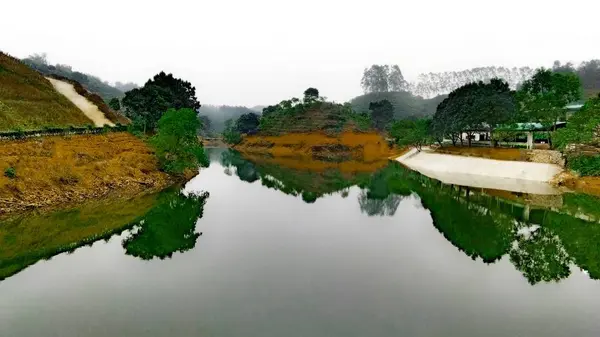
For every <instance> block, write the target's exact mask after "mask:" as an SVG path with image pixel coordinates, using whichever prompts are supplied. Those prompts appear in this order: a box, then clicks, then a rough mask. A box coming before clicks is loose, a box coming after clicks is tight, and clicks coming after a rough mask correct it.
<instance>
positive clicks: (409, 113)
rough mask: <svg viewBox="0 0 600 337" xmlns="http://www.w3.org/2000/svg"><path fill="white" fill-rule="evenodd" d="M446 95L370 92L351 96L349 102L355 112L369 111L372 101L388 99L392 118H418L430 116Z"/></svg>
mask: <svg viewBox="0 0 600 337" xmlns="http://www.w3.org/2000/svg"><path fill="white" fill-rule="evenodd" d="M446 97H447V96H446V95H440V96H436V97H434V98H423V97H420V96H415V95H413V94H411V93H410V92H407V91H390V92H371V93H368V94H365V95H361V96H358V97H355V98H353V99H352V100H350V104H351V105H352V109H353V110H354V111H356V112H369V104H371V103H372V102H378V101H383V100H388V101H389V102H390V103H392V106H393V107H394V118H396V119H404V118H419V117H426V116H432V115H433V114H434V113H435V109H436V108H437V106H438V104H440V102H442V101H443V100H444V98H446Z"/></svg>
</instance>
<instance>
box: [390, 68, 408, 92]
mask: <svg viewBox="0 0 600 337" xmlns="http://www.w3.org/2000/svg"><path fill="white" fill-rule="evenodd" d="M388 87H389V89H390V91H408V88H409V84H408V82H407V81H406V80H405V79H404V76H403V75H402V71H400V67H398V65H397V64H395V65H393V66H392V67H391V69H390V73H389V75H388Z"/></svg>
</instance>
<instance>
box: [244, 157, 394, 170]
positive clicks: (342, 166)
mask: <svg viewBox="0 0 600 337" xmlns="http://www.w3.org/2000/svg"><path fill="white" fill-rule="evenodd" d="M244 158H247V159H249V160H251V161H254V162H267V163H269V164H277V165H280V166H283V167H286V168H290V169H294V170H306V171H312V172H324V171H327V170H330V169H336V170H339V171H340V172H342V173H361V172H366V173H369V172H375V171H377V170H379V169H381V168H383V167H385V166H386V165H387V164H388V161H387V159H379V160H376V161H372V162H363V161H356V160H349V161H343V162H340V163H335V162H326V161H320V160H305V159H303V158H301V157H265V156H264V155H256V154H245V155H244Z"/></svg>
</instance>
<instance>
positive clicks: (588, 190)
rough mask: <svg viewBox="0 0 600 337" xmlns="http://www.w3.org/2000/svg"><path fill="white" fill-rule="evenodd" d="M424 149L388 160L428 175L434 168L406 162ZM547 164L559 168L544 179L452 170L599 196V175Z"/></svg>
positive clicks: (488, 162) (486, 161)
mask: <svg viewBox="0 0 600 337" xmlns="http://www.w3.org/2000/svg"><path fill="white" fill-rule="evenodd" d="M423 150H424V151H417V150H416V149H411V150H408V151H407V152H405V153H403V154H401V155H399V156H392V157H390V160H395V161H398V162H400V163H401V164H402V165H404V166H406V167H408V168H409V169H411V170H415V171H418V172H420V173H422V174H425V175H428V173H429V174H431V173H434V172H435V170H431V171H428V170H426V169H425V170H424V169H422V168H421V169H420V170H419V169H418V168H416V167H413V166H411V165H410V163H409V162H408V161H409V160H410V158H413V157H414V156H416V155H419V153H421V152H423V153H427V151H428V150H427V149H423ZM429 153H430V154H437V155H439V156H454V157H457V158H464V159H467V158H468V160H471V161H478V162H481V163H482V164H485V165H488V166H489V167H491V166H492V165H493V162H494V161H499V162H505V163H506V164H507V165H510V164H513V165H514V164H517V163H518V164H519V165H527V164H531V165H532V166H535V165H539V164H540V163H535V162H530V161H521V160H498V159H490V158H484V157H473V156H469V155H465V156H463V155H460V154H447V153H443V152H442V153H438V152H437V151H433V152H429ZM547 165H555V166H557V167H558V168H559V170H558V171H557V172H556V174H553V175H547V176H545V177H544V179H523V178H518V177H517V176H515V177H512V178H509V177H506V176H499V175H495V174H490V173H489V172H484V173H483V174H482V173H481V172H479V173H477V174H473V173H472V172H469V171H468V170H461V171H459V172H453V173H456V174H463V175H465V176H466V175H472V176H475V177H486V178H491V179H499V180H501V179H515V180H521V181H522V182H524V183H529V182H533V183H540V182H541V183H545V184H548V185H549V186H551V187H552V188H555V189H557V190H561V191H564V190H568V191H572V192H578V193H585V194H589V195H594V196H600V177H580V176H579V175H577V174H576V173H574V172H571V171H570V170H568V169H566V168H565V167H564V166H560V165H556V164H547ZM446 173H447V172H446Z"/></svg>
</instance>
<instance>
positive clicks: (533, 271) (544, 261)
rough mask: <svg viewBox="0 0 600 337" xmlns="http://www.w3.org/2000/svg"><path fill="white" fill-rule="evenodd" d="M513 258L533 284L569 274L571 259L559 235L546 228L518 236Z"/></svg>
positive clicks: (561, 277)
mask: <svg viewBox="0 0 600 337" xmlns="http://www.w3.org/2000/svg"><path fill="white" fill-rule="evenodd" d="M510 261H511V262H512V263H513V264H514V265H515V267H516V268H517V269H518V270H520V271H521V272H522V273H523V276H525V278H527V281H529V283H530V284H536V283H538V282H542V281H544V282H551V281H556V282H558V281H560V280H562V279H563V278H566V277H568V276H569V274H570V270H569V264H570V263H571V258H570V257H569V254H567V252H566V250H565V248H564V247H563V245H562V242H561V240H560V238H559V237H558V236H557V235H555V234H554V233H553V232H552V231H551V230H550V229H548V228H546V227H538V228H536V229H534V230H532V231H530V232H527V233H523V234H519V235H517V242H516V245H515V246H514V247H513V248H512V249H511V251H510Z"/></svg>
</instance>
